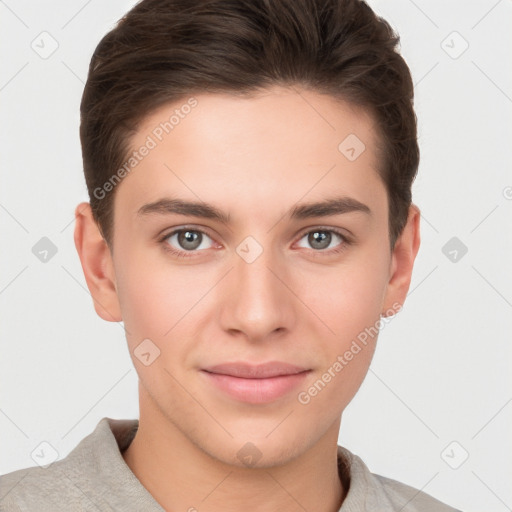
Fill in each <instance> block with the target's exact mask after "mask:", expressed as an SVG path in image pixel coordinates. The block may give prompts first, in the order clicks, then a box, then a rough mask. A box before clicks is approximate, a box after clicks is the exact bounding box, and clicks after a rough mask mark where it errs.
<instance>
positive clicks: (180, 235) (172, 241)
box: [162, 228, 213, 256]
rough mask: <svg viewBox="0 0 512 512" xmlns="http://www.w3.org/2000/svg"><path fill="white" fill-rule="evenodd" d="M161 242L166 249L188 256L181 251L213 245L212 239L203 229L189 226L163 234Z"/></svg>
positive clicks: (195, 250) (190, 250) (202, 248)
mask: <svg viewBox="0 0 512 512" xmlns="http://www.w3.org/2000/svg"><path fill="white" fill-rule="evenodd" d="M162 242H163V243H164V246H165V247H166V249H167V250H169V251H171V252H173V253H175V254H182V255H183V256H188V255H187V254H183V253H186V252H197V251H198V250H204V249H210V248H211V247H212V246H213V241H212V239H211V238H210V237H209V236H208V235H207V234H206V233H205V232H204V231H201V230H198V229H190V228H182V229H176V230H174V231H172V232H171V233H168V234H167V235H165V237H163V238H162Z"/></svg>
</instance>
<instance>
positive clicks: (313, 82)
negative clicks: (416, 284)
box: [80, 0, 419, 248]
mask: <svg viewBox="0 0 512 512" xmlns="http://www.w3.org/2000/svg"><path fill="white" fill-rule="evenodd" d="M398 44H399V36H398V35H397V34H396V33H395V32H394V31H393V30H392V29H391V27H390V25H389V24H388V23H387V22H386V21H385V20H383V19H382V18H380V17H378V16H377V15H376V14H375V13H374V12H373V11H372V10H371V8H370V7H369V6H368V5H367V4H366V3H365V2H363V1H360V0H142V1H140V2H139V3H138V4H136V5H135V6H134V7H133V8H132V9H131V10H130V11H129V12H128V13H127V14H126V15H125V16H124V17H123V18H121V20H119V22H118V23H117V25H116V27H115V28H114V29H113V30H111V31H110V32H108V33H107V34H106V35H105V36H104V37H103V38H102V40H101V41H100V43H99V44H98V46H97V47H96V50H95V52H94V54H93V56H92V59H91V62H90V66H89V75H88V78H87V83H86V84H85V89H84V92H83V96H82V101H81V105H80V114H81V123H80V140H81V144H82V157H83V164H84V173H85V179H86V183H87V188H88V191H89V198H90V204H91V208H92V211H93V215H94V218H95V220H96V222H97V223H98V226H99V228H100V230H101V232H102V234H103V237H104V238H105V240H106V241H107V243H108V244H109V245H111V243H112V235H113V233H112V230H113V198H114V192H115V189H113V190H111V191H109V193H108V194H106V193H104V189H103V188H102V187H103V186H104V184H105V183H106V182H108V180H109V179H111V178H112V176H114V175H115V173H116V171H117V170H118V169H119V168H120V167H121V166H122V165H123V162H125V161H126V156H127V155H128V154H129V152H130V149H131V148H130V147H129V143H130V140H131V139H130V137H131V136H133V135H134V133H135V132H136V130H137V127H138V126H139V125H140V123H141V122H142V121H143V120H144V118H146V117H147V116H148V115H149V114H150V113H151V112H153V111H154V110H155V109H157V108H158V107H160V106H163V105H164V104H167V103H175V102H177V101H180V100H183V99H184V98H186V97H190V96H191V95H193V94H199V93H203V92H210V93H216V92H222V93H226V92H227V93H232V94H237V95H243V96H250V95H251V94H253V93H257V92H258V91H259V90H262V89H264V88H266V87H269V86H274V85H282V86H293V85H300V86H302V87H304V88H308V89H311V90H314V91H317V92H319V93H327V94H329V95H331V96H332V97H334V98H339V99H341V100H345V101H348V102H350V103H352V104H355V105H358V106H362V107H364V108H365V109H367V110H368V111H369V112H370V113H371V114H372V115H373V118H374V120H375V121H376V125H377V127H378V131H379V135H380V148H381V150H382V151H381V155H382V162H381V166H380V168H379V170H378V172H379V175H380V176H381V178H382V180H383V182H384V184H385V186H386V190H387V197H388V203H389V220H388V224H389V239H390V245H391V248H393V247H394V244H395V241H396V239H397V238H398V236H399V235H400V233H401V232H402V229H403V227H404V225H405V223H406V221H407V215H408V209H409V206H410V204H411V200H412V199H411V196H412V193H411V186H412V182H413V180H414V178H415V176H416V173H417V169H418V164H419V148H418V144H417V134H416V131H417V128H416V115H415V113H414V109H413V83H412V79H411V75H410V71H409V68H408V66H407V64H406V63H405V61H404V60H403V58H402V57H401V56H400V54H399V53H398V51H397V47H398ZM340 142H341V141H340ZM110 188H113V187H109V189H110ZM98 190H103V192H102V194H101V195H99V194H98V192H97V191H98ZM95 191H96V192H95Z"/></svg>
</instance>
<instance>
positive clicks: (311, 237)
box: [299, 229, 349, 252]
mask: <svg viewBox="0 0 512 512" xmlns="http://www.w3.org/2000/svg"><path fill="white" fill-rule="evenodd" d="M303 239H305V240H306V243H307V244H309V246H310V247H312V248H313V249H315V250H317V251H324V250H326V249H332V248H333V247H337V246H338V247H339V246H340V245H342V246H345V245H347V244H349V240H348V239H347V238H346V237H345V236H343V235H342V234H341V233H340V232H338V231H336V230H334V229H314V230H312V231H308V232H307V233H305V234H304V235H303V236H302V238H301V240H303ZM336 242H338V243H336ZM340 242H341V243H340ZM333 244H334V245H333ZM299 247H305V246H304V245H300V243H299ZM306 248H307V247H306ZM329 252H330V251H329Z"/></svg>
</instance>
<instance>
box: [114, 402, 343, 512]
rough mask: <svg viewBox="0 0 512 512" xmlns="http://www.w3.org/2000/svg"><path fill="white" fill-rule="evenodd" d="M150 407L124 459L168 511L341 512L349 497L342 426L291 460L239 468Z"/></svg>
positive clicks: (142, 414) (144, 408)
mask: <svg viewBox="0 0 512 512" xmlns="http://www.w3.org/2000/svg"><path fill="white" fill-rule="evenodd" d="M148 403H149V402H148V401H147V400H141V402H140V420H139V428H138V430H137V433H136V435H135V437H134V439H133V441H132V442H131V444H130V446H129V447H128V448H127V449H126V450H125V451H124V452H123V454H122V455H123V458H124V460H125V462H126V464H127V465H128V467H129V468H130V469H131V471H132V472H133V473H134V474H135V476H136V477H137V478H138V480H139V481H140V482H141V483H142V485H143V486H144V487H145V488H146V489H147V490H148V491H149V492H150V493H151V495H152V496H153V498H154V499H155V500H156V501H157V502H158V503H159V504H160V505H161V506H162V507H163V508H164V509H165V510H173V511H174V510H183V511H189V512H195V511H196V510H202V509H203V510H204V509H205V508H207V509H208V511H209V512H220V511H222V512H231V511H233V512H234V511H239V510H246V509H247V508H250V510H252V511H254V512H259V511H267V510H279V511H282V512H288V511H298V510H315V511H317V512H338V511H339V509H340V507H341V503H342V502H343V498H344V496H345V493H346V491H347V489H345V488H344V486H343V484H342V482H341V480H340V477H339V473H338V465H337V439H338V432H339V425H340V421H338V422H336V424H334V425H332V426H331V427H330V428H329V429H328V431H327V432H326V433H325V434H324V436H323V437H322V438H321V439H320V440H319V441H318V442H317V443H316V444H315V445H313V446H312V447H310V448H309V449H307V450H306V451H305V452H302V453H301V454H300V455H299V456H297V457H295V458H293V459H292V460H285V461H284V462H283V463H282V464H279V465H273V466H269V467H258V468H254V467H240V466H235V465H230V464H226V463H225V462H223V461H220V460H218V459H216V458H215V457H212V456H211V455H210V454H208V453H207V452H206V451H205V450H203V449H202V448H201V447H199V446H197V445H196V444H195V443H193V442H192V441H191V440H190V439H189V438H188V437H187V436H186V435H185V434H184V433H183V432H182V431H181V430H179V429H178V428H177V427H176V425H174V424H173V423H172V422H170V421H169V419H168V418H166V417H165V416H163V415H162V414H161V413H160V411H159V410H158V408H156V407H155V408H154V409H153V408H151V407H148ZM144 404H145V405H144ZM248 504H250V506H248Z"/></svg>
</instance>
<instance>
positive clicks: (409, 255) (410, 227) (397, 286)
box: [382, 204, 420, 316]
mask: <svg viewBox="0 0 512 512" xmlns="http://www.w3.org/2000/svg"><path fill="white" fill-rule="evenodd" d="M419 247H420V210H419V208H418V207H417V206H416V205H415V204H411V206H410V207H409V214H408V217H407V223H406V225H405V226H404V229H403V231H402V233H401V234H400V236H399V237H398V239H397V241H396V243H395V247H394V248H393V252H392V255H391V265H390V274H389V276H390V277H389V282H388V286H387V290H386V294H385V299H384V303H383V313H382V316H387V315H386V314H385V312H386V311H389V310H395V311H397V310H398V309H400V308H401V307H402V305H403V304H404V302H405V298H406V297H407V292H408V290H409V285H410V284H411V275H412V269H413V266H414V260H415V259H416V254H417V253H418V249H419ZM397 303H398V304H400V308H397V307H396V304H397Z"/></svg>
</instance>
